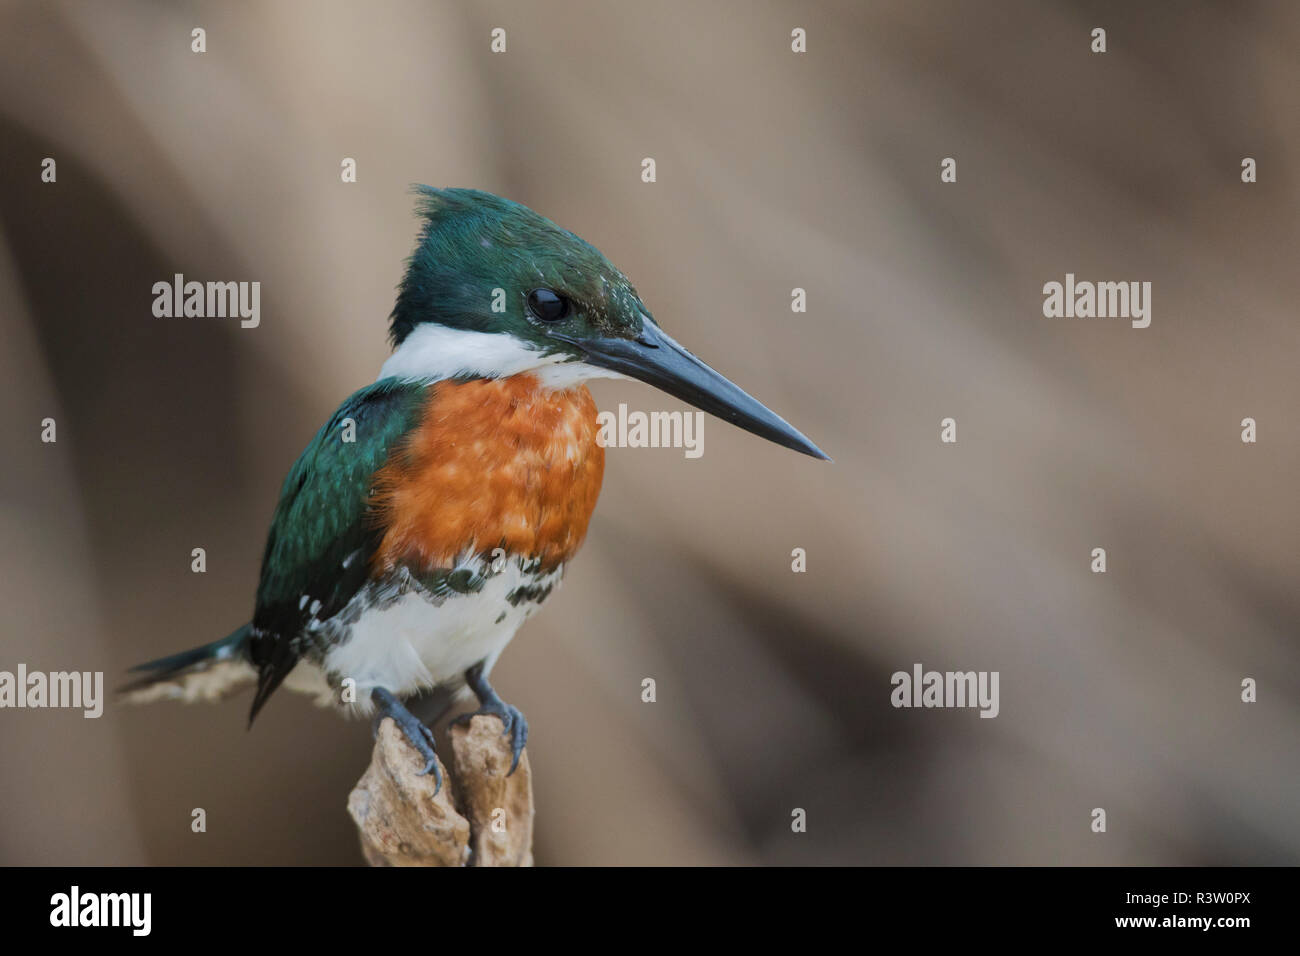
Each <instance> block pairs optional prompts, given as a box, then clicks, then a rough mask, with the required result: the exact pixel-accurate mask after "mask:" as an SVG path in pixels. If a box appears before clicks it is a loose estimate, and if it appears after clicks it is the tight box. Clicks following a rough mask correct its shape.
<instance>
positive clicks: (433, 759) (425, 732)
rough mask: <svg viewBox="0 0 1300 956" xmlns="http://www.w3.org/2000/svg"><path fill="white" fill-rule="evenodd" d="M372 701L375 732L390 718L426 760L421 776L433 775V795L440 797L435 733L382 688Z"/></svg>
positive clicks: (376, 691)
mask: <svg viewBox="0 0 1300 956" xmlns="http://www.w3.org/2000/svg"><path fill="white" fill-rule="evenodd" d="M370 699H371V700H372V701H374V702H375V707H376V708H377V710H376V713H375V722H374V728H373V729H374V732H375V734H376V735H377V734H378V733H379V725H380V724H381V723H382V722H383V720H384V718H385V717H387V718H390V719H391V720H392V721H393V723H394V724H396V725H397V729H398V730H400V731H401V732H402V736H403V737H405V738H406V741H407V743H409V744H410V745H411V746H412V747H414V748H415V750H416V752H417V753H418V754H419V755H420V756H421V757H423V758H424V769H423V770H421V771H420V776H421V777H424V776H427V775H428V774H430V773H432V774H433V783H434V786H433V794H434V796H437V795H438V791H440V790H441V789H442V771H441V770H440V769H439V768H438V757H437V754H436V753H435V751H434V742H433V731H432V730H430V729H429V728H428V727H426V726H425V725H424V724H423V723H421V722H420V720H419V719H418V718H417V717H416V716H415V715H414V714H412V713H411V712H410V711H409V710H407V709H406V708H405V707H404V706H402V702H401V701H399V700H398V699H397V698H396V697H394V696H393V695H392V694H390V693H389V692H388V691H386V690H384V689H383V688H382V687H376V688H375V689H374V690H373V691H371V692H370Z"/></svg>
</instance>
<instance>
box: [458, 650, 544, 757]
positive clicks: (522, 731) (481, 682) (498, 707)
mask: <svg viewBox="0 0 1300 956" xmlns="http://www.w3.org/2000/svg"><path fill="white" fill-rule="evenodd" d="M465 682H466V683H467V684H469V688H470V690H472V691H473V692H474V695H475V696H476V697H478V703H479V708H478V710H476V711H474V712H473V713H470V714H461V715H460V716H459V717H457V718H456V719H455V720H453V721H452V724H453V725H455V724H459V725H461V726H464V727H468V726H469V722H470V721H471V720H473V719H474V718H475V717H478V716H480V715H484V716H491V717H499V718H500V719H501V724H502V728H503V729H502V731H501V733H502V735H503V736H506V737H509V738H510V753H511V757H512V759H511V761H510V769H509V771H507V772H506V776H507V777H508V776H510V774H512V773H514V772H515V768H516V767H518V766H519V755H520V754H521V753H523V750H524V744H526V743H528V721H527V720H526V719H525V718H524V713H523V711H521V710H520V709H519V708H518V707H515V706H513V705H512V704H507V703H506V702H505V701H504V700H502V699H501V697H500V695H498V694H497V692H496V691H495V690H493V689H492V685H491V684H489V683H488V680H487V678H486V677H485V676H484V675H483V668H482V665H475V666H474V667H471V668H470V669H469V670H468V671H466V672H465Z"/></svg>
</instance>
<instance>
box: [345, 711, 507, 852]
mask: <svg viewBox="0 0 1300 956" xmlns="http://www.w3.org/2000/svg"><path fill="white" fill-rule="evenodd" d="M450 736H451V751H452V758H451V759H452V766H451V769H450V770H448V769H447V768H446V767H445V766H442V764H441V762H440V763H439V768H440V769H441V770H442V779H443V786H442V790H441V791H440V792H439V793H438V795H437V796H434V793H433V789H434V777H433V774H428V775H427V776H420V774H419V770H420V768H421V767H422V766H423V762H422V759H421V757H420V756H419V754H417V753H416V752H415V749H414V748H413V747H411V745H410V744H408V743H407V742H406V739H405V738H404V737H403V736H402V734H401V731H399V730H398V729H397V726H396V725H395V724H394V723H393V722H392V721H391V720H385V721H384V722H383V723H382V724H380V726H379V736H378V737H377V738H376V739H375V749H374V752H373V753H372V755H371V758H370V766H369V767H368V768H367V769H366V772H365V774H364V775H363V776H362V777H361V779H360V780H359V781H358V782H357V785H356V787H355V788H354V789H353V790H352V793H351V794H350V795H349V796H348V812H349V813H350V814H352V819H353V820H355V821H356V824H357V829H358V830H359V831H360V834H361V849H362V851H363V852H364V853H365V856H366V860H367V861H369V863H370V865H371V866H532V865H533V783H532V771H531V769H530V768H529V766H528V752H527V751H524V752H523V753H522V754H520V755H519V767H518V768H517V769H516V770H515V772H514V773H513V774H512V775H510V776H508V777H507V776H506V771H508V770H509V769H510V738H508V737H506V736H504V735H503V734H502V733H501V721H500V720H499V719H498V718H496V717H486V716H483V717H475V718H473V720H471V721H470V724H469V726H468V727H463V726H453V727H452V728H451V735H450Z"/></svg>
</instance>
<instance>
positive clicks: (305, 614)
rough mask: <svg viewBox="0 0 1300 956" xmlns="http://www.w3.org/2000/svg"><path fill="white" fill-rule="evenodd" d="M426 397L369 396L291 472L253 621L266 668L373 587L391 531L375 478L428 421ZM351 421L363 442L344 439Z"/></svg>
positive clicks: (382, 390) (384, 384)
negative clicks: (376, 506)
mask: <svg viewBox="0 0 1300 956" xmlns="http://www.w3.org/2000/svg"><path fill="white" fill-rule="evenodd" d="M426 397H427V392H426V391H425V390H424V389H423V388H421V387H419V386H418V385H411V384H404V383H400V382H398V381H396V380H394V379H384V380H382V381H379V382H376V383H375V384H373V385H370V386H367V387H366V388H363V389H361V390H360V391H359V392H356V393H355V394H353V395H352V396H351V397H349V398H348V399H347V400H346V401H345V402H344V403H343V404H342V405H341V406H340V407H339V409H338V411H336V412H335V413H334V415H333V417H331V418H330V420H329V422H328V423H326V425H325V426H324V427H323V428H322V429H321V430H320V431H319V432H317V433H316V437H315V438H313V439H312V440H311V443H310V444H309V445H308V446H307V448H306V450H305V451H303V453H302V454H301V455H300V456H299V457H298V460H297V461H296V462H295V463H294V465H293V468H292V469H291V470H290V471H289V475H288V477H287V478H285V481H284V486H283V487H282V488H281V489H280V501H279V504H278V505H277V506H276V509H275V515H274V517H273V518H272V521H271V530H270V534H269V535H268V537H267V542H266V552H265V555H264V557H263V559H262V578H261V582H260V584H259V586H258V589H257V609H256V611H255V612H254V615H253V631H254V635H253V638H252V641H251V643H250V650H251V652H252V659H253V662H254V663H255V664H257V665H258V666H259V667H260V666H262V665H263V664H264V663H266V662H268V661H269V660H270V659H271V657H272V656H274V654H275V648H276V646H277V645H278V646H284V645H287V644H288V643H289V641H285V640H281V639H280V638H281V637H282V636H290V635H294V634H297V633H298V632H299V630H300V629H301V627H302V626H303V623H304V621H305V620H307V619H308V618H309V617H317V618H320V619H324V618H326V617H329V616H330V615H332V614H334V613H336V612H337V611H338V610H340V609H341V608H342V607H343V606H344V605H346V604H347V602H348V601H349V600H350V599H351V597H352V596H353V595H354V594H355V593H356V592H357V590H358V589H360V587H361V586H362V584H364V583H365V580H366V576H367V574H368V572H369V566H368V562H369V558H370V555H371V554H372V553H373V551H374V549H375V544H376V542H377V540H378V538H379V536H380V535H382V533H383V529H382V528H378V527H376V526H375V525H374V523H373V521H370V520H367V515H366V512H367V504H368V502H369V500H370V495H371V490H372V483H373V479H374V475H375V472H376V471H378V470H379V469H380V468H382V467H383V465H384V464H385V462H386V461H387V460H388V456H389V452H390V451H391V449H392V448H393V447H394V446H395V445H397V444H398V443H399V442H400V441H401V439H402V438H403V436H405V435H406V433H407V432H408V431H410V430H411V429H412V428H414V427H415V426H416V425H417V424H418V423H419V420H420V413H421V408H422V405H423V402H424V400H425V398H426ZM348 419H351V420H352V422H354V423H355V439H356V440H355V441H345V437H347V436H346V434H345V427H344V426H345V424H346V422H347V420H348ZM304 596H306V601H305V602H304ZM316 602H319V603H318V604H317V603H316ZM259 633H260V634H265V635H267V637H266V638H265V639H262V638H259V636H258V635H259ZM286 653H287V648H286Z"/></svg>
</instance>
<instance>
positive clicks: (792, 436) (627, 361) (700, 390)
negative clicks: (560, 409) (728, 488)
mask: <svg viewBox="0 0 1300 956" xmlns="http://www.w3.org/2000/svg"><path fill="white" fill-rule="evenodd" d="M566 341H568V342H570V343H571V344H573V345H575V346H577V347H578V348H581V349H582V350H583V351H585V352H586V353H587V362H588V363H590V364H591V365H597V366H599V367H600V368H607V369H609V370H610V371H612V372H619V373H621V374H623V375H627V376H629V377H630V378H635V379H639V380H640V381H642V382H645V383H647V384H649V385H653V386H654V387H655V388H658V389H662V390H663V391H665V392H667V393H668V394H669V395H672V396H673V397H674V398H680V399H681V400H682V401H683V402H687V403H688V404H691V405H694V406H695V407H696V408H699V409H702V410H703V411H706V412H708V413H709V414H710V415H716V416H718V417H719V418H721V419H722V420H723V421H728V422H731V423H732V424H733V425H736V426H738V427H740V428H743V429H745V431H747V432H752V433H754V434H755V435H758V436H759V437H760V438H766V439H767V440H768V441H774V442H776V443H777V444H778V445H784V446H785V447H786V448H793V449H794V450H795V451H798V452H803V453H804V454H805V455H811V456H812V457H813V458H820V459H822V460H823V461H830V457H829V456H828V455H826V454H825V453H824V452H823V451H822V450H821V449H820V448H818V447H817V446H816V445H814V444H813V443H812V442H810V441H809V440H808V439H807V438H805V437H804V436H803V435H802V434H801V433H800V432H799V430H798V429H797V428H795V427H794V426H793V425H791V424H790V423H789V422H787V421H786V420H785V419H784V418H782V417H781V416H780V415H777V414H776V413H775V412H773V411H771V410H770V409H768V408H767V407H766V406H765V405H763V403H762V402H759V401H758V400H756V399H754V398H751V397H750V396H749V395H747V394H746V393H745V392H743V391H741V390H740V389H739V388H737V387H736V386H735V385H733V384H732V383H731V382H730V381H728V380H727V379H725V378H723V377H722V376H721V375H719V374H718V373H717V372H715V371H714V370H713V369H711V368H709V367H708V366H707V365H705V364H704V363H703V362H701V361H700V360H699V359H697V358H696V357H695V356H694V355H692V354H691V353H690V352H688V351H686V349H684V348H682V347H681V346H680V345H678V344H677V343H676V342H674V341H673V340H672V338H670V337H669V336H668V335H667V334H666V333H665V332H664V331H663V330H662V329H660V328H659V326H658V325H656V324H655V322H654V321H653V320H652V319H650V318H646V320H645V323H644V325H643V327H642V330H641V335H640V337H638V338H636V339H619V338H601V339H576V338H575V339H566Z"/></svg>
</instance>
